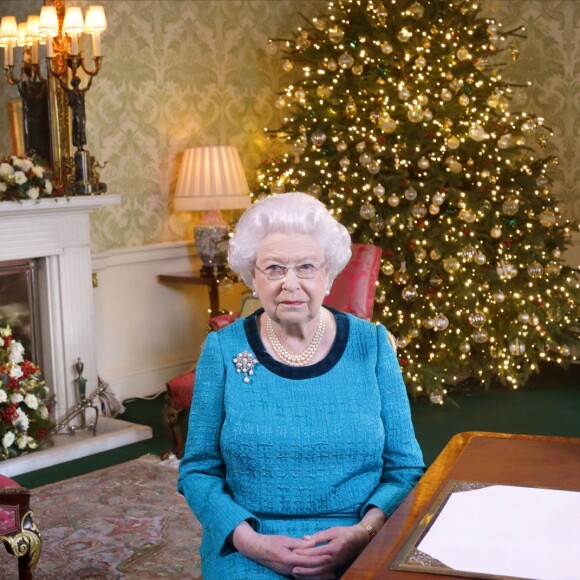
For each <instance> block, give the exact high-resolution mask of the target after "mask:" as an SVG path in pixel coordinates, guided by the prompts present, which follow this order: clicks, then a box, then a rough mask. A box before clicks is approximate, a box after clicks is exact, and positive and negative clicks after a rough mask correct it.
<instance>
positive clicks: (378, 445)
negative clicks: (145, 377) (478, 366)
mask: <svg viewBox="0 0 580 580" xmlns="http://www.w3.org/2000/svg"><path fill="white" fill-rule="evenodd" d="M350 243H351V242H350V237H349V235H348V232H347V230H346V228H344V226H342V225H340V224H339V223H338V222H337V221H336V220H335V219H334V218H333V217H332V215H331V214H330V213H329V212H328V211H327V210H326V208H325V206H324V205H323V204H322V203H321V202H319V201H317V200H316V199H314V198H313V197H311V196H309V195H306V194H303V193H287V194H282V195H276V196H272V197H268V198H265V199H263V200H262V201H259V202H258V203H256V204H255V205H253V206H252V207H251V208H250V209H248V210H247V211H246V212H245V214H244V215H243V216H242V217H241V219H240V220H239V222H238V225H237V227H236V230H235V233H234V236H233V238H232V240H231V241H230V248H229V264H230V267H231V268H232V270H234V271H235V272H237V273H238V274H239V275H240V276H241V277H242V279H243V280H244V281H245V282H246V284H247V285H248V286H249V287H251V288H253V290H254V292H255V294H256V295H257V296H258V298H259V299H260V302H261V304H262V306H263V308H260V309H259V310H258V311H257V312H255V313H254V314H252V315H251V316H249V317H247V318H244V319H242V320H238V321H236V322H235V323H233V324H231V325H230V326H227V327H226V328H223V329H222V330H220V331H219V332H215V333H210V334H209V336H208V337H207V340H206V342H205V345H204V347H203V350H202V353H201V356H200V359H199V362H198V365H197V374H196V380H195V393H194V397H193V402H192V407H191V413H190V419H189V431H188V438H187V445H186V450H185V455H184V458H183V459H182V461H181V465H180V469H179V481H178V489H179V491H180V492H181V493H182V494H183V495H184V496H185V498H186V499H187V501H188V503H189V505H190V507H191V509H192V511H193V512H194V513H195V515H196V516H197V517H198V519H199V520H200V522H201V524H202V526H203V529H204V533H203V541H202V545H201V550H200V552H201V560H202V571H203V577H204V580H214V579H216V580H250V579H252V580H253V579H255V578H271V579H273V578H288V577H293V578H318V579H326V578H337V577H338V576H340V574H341V573H342V572H344V570H345V569H346V567H347V566H348V565H349V564H350V563H351V562H352V561H353V560H354V558H355V557H356V556H358V554H359V553H360V552H361V551H362V550H363V548H364V547H365V546H366V545H367V544H368V542H369V541H370V539H371V538H372V537H373V536H374V535H375V533H376V532H377V530H378V529H379V528H380V527H381V526H382V525H383V524H384V522H385V520H386V518H387V517H388V516H389V515H390V514H391V513H392V512H393V510H394V509H395V508H396V507H397V506H398V505H399V503H400V502H401V501H402V500H403V499H404V497H405V496H406V495H407V493H408V492H409V491H410V490H411V488H412V487H413V485H414V484H415V482H416V481H417V479H418V478H419V477H420V476H421V474H422V472H423V467H424V466H423V460H422V455H421V451H420V449H419V446H418V444H417V441H416V439H415V435H414V432H413V427H412V423H411V417H410V412H409V403H408V399H407V395H406V391H405V386H404V384H403V380H402V376H401V372H400V370H399V365H398V363H397V358H396V355H395V353H394V352H393V349H392V347H391V346H390V343H389V340H388V338H387V331H386V329H385V328H384V327H383V326H380V325H374V324H372V323H370V322H366V321H363V320H360V319H358V318H356V317H354V316H351V315H349V314H344V313H341V312H338V311H336V310H332V309H330V308H326V307H324V306H323V304H322V302H323V300H324V297H325V294H327V293H328V291H329V289H330V287H331V285H332V282H333V280H334V278H335V277H336V276H337V274H338V273H339V272H340V271H341V270H342V268H343V267H344V266H345V265H346V263H347V262H348V260H349V258H350Z"/></svg>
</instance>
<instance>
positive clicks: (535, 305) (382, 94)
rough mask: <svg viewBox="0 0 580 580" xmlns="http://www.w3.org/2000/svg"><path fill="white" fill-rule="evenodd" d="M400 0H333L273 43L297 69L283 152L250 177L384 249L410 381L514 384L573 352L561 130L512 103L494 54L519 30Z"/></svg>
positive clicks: (282, 133) (384, 273)
mask: <svg viewBox="0 0 580 580" xmlns="http://www.w3.org/2000/svg"><path fill="white" fill-rule="evenodd" d="M400 4H401V3H400V2H397V1H396V0H382V2H381V1H380V0H343V1H341V2H340V3H332V2H330V3H329V5H328V10H327V11H326V12H325V13H323V14H320V15H317V16H316V18H313V19H312V21H311V22H312V24H311V25H306V26H304V25H303V26H302V28H301V29H299V30H298V31H296V33H295V34H294V39H295V41H294V42H288V41H287V40H283V41H273V42H274V43H275V44H276V46H278V48H279V49H280V52H281V57H282V58H281V63H282V68H283V70H284V71H286V72H288V73H290V74H291V75H292V79H293V80H292V83H290V84H289V85H288V86H287V87H286V89H284V90H282V91H281V92H280V93H279V95H278V96H277V98H276V101H275V105H276V107H277V108H278V109H279V110H280V111H283V113H284V114H283V115H281V117H282V118H283V123H282V126H281V127H280V128H278V129H275V130H270V131H268V134H269V135H271V136H272V138H277V139H278V140H279V141H281V142H282V143H285V144H286V145H287V152H286V153H283V154H282V155H280V156H279V157H276V158H275V159H272V160H269V161H266V162H264V163H263V164H262V165H261V167H260V168H259V171H258V182H259V190H258V191H257V192H256V193H257V194H260V195H261V194H270V193H278V192H282V191H291V190H300V191H306V192H308V193H310V194H311V195H313V196H315V197H318V198H319V199H321V200H322V201H323V202H324V203H326V204H327V205H328V207H330V208H331V209H332V211H333V212H334V214H335V215H336V216H337V217H338V218H339V219H340V220H341V221H342V223H344V224H345V226H346V227H347V228H348V229H349V231H350V233H351V235H352V237H353V241H355V242H361V241H362V242H364V241H372V242H373V243H375V244H378V245H380V246H381V247H382V249H383V261H382V265H381V274H380V278H379V280H378V282H377V292H376V303H377V304H376V308H375V317H376V320H377V321H380V322H382V323H384V324H385V325H386V326H387V327H388V328H389V330H391V332H393V334H394V335H395V336H396V337H397V342H398V356H399V360H400V363H401V368H402V370H403V373H404V376H405V380H406V382H407V386H408V387H409V389H410V391H411V392H413V393H428V394H431V395H435V396H440V395H444V394H445V390H444V389H445V386H446V385H453V384H455V383H457V382H460V381H463V380H465V379H468V378H472V379H473V378H475V379H477V380H479V381H481V382H482V383H484V384H489V383H490V381H491V380H493V379H499V380H500V381H501V382H503V383H504V384H506V385H509V386H510V387H512V388H514V389H515V388H517V387H518V386H521V385H523V384H524V383H525V382H526V380H527V378H528V376H529V374H530V373H533V372H537V371H538V363H539V362H540V361H553V362H556V363H558V364H566V363H568V362H570V361H571V360H573V359H575V358H576V357H577V354H576V353H578V344H579V341H578V336H577V333H578V330H577V329H574V328H573V327H572V325H573V324H575V323H576V321H577V320H578V319H580V312H579V310H578V308H579V306H578V305H579V302H580V284H579V281H578V272H577V271H574V270H572V269H571V268H569V267H568V266H566V264H565V263H564V262H563V260H562V254H563V251H564V250H565V248H566V247H567V246H568V245H569V244H570V236H569V234H570V230H572V229H575V230H576V229H577V226H576V225H575V224H570V223H567V222H566V220H565V219H564V218H563V217H562V214H561V212H560V210H559V208H558V207H557V203H558V202H557V199H556V196H555V195H554V193H553V186H554V184H553V181H552V180H553V177H552V169H553V167H555V166H556V165H557V160H556V159H555V158H554V157H551V156H546V155H545V154H544V150H545V149H546V146H547V143H548V142H549V139H550V136H551V133H550V130H549V129H548V128H547V127H546V126H545V125H544V119H543V117H540V116H536V115H534V114H532V113H530V112H525V111H519V110H513V111H512V110H510V107H511V101H512V98H513V92H514V91H513V89H512V87H510V85H509V81H508V80H507V79H504V78H502V75H501V74H500V73H499V70H497V68H496V65H495V64H494V63H496V62H498V63H501V62H502V61H503V60H504V59H505V55H508V56H511V57H512V58H513V59H514V60H515V59H517V55H518V54H519V47H518V44H517V42H518V40H519V39H520V38H523V29H522V28H519V29H514V30H511V31H510V32H509V33H508V32H504V31H503V30H502V27H501V25H500V24H499V23H497V22H496V21H495V20H493V19H491V18H487V19H482V18H479V17H476V15H477V14H478V12H479V8H478V6H477V5H476V4H474V3H473V2H468V1H461V0H456V1H454V2H447V3H445V2H441V1H440V0H417V1H416V2H413V3H411V4H407V3H405V4H406V8H404V9H403V8H401V7H400ZM434 7H436V9H437V12H436V14H437V17H435V18H433V17H432V15H433V9H434ZM427 15H430V16H429V17H427ZM498 55H499V56H498ZM496 57H497V58H496ZM299 71H301V73H302V76H301V77H300V78H299V77H297V76H296V75H297V74H298V72H299ZM437 402H439V401H437Z"/></svg>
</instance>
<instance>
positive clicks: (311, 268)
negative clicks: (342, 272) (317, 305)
mask: <svg viewBox="0 0 580 580" xmlns="http://www.w3.org/2000/svg"><path fill="white" fill-rule="evenodd" d="M325 265H326V262H323V263H322V264H309V263H306V264H296V265H295V266H281V265H280V264H270V265H269V266H266V267H265V268H264V269H263V270H262V268H258V266H255V268H256V270H258V272H261V273H262V274H264V276H266V278H268V280H282V278H284V277H285V276H286V274H287V273H288V270H294V273H295V274H296V276H298V278H305V279H309V278H314V276H316V274H318V272H320V270H322V268H324V266H325Z"/></svg>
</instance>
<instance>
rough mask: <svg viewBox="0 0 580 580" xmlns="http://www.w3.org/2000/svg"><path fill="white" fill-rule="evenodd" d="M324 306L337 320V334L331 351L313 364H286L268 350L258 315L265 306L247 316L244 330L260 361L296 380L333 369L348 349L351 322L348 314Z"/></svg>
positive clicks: (279, 374)
mask: <svg viewBox="0 0 580 580" xmlns="http://www.w3.org/2000/svg"><path fill="white" fill-rule="evenodd" d="M323 308H326V309H327V310H328V311H329V312H330V313H331V314H332V315H334V319H335V321H336V336H335V337H334V342H333V343H332V347H331V348H330V351H329V352H328V354H327V355H326V356H325V357H324V358H323V359H322V360H320V361H318V362H317V363H314V364H313V365H308V366H303V367H293V366H289V365H285V364H284V363H281V362H280V361H277V360H276V359H275V358H274V357H272V356H271V355H270V353H269V352H268V351H267V350H266V347H265V346H264V343H263V342H262V337H261V336H260V331H259V329H258V317H259V316H260V315H261V314H263V313H264V309H263V308H259V309H258V310H256V312H254V313H253V314H251V315H250V316H248V317H247V318H245V319H244V330H245V332H246V338H247V339H248V343H249V344H250V347H251V348H252V350H253V351H254V354H255V355H256V358H257V359H258V362H259V363H260V364H261V365H264V366H265V367H266V368H267V369H268V370H270V371H272V372H273V373H274V374H276V375H278V376H281V377H284V378H287V379H294V380H301V379H311V378H314V377H319V376H320V375H323V374H324V373H327V372H328V371H329V370H330V369H332V368H333V367H334V366H335V365H336V364H337V363H338V361H339V360H340V359H341V357H342V355H343V354H344V351H345V350H346V344H347V342H348V335H349V330H350V324H349V320H348V316H347V315H346V314H345V313H344V312H340V311H338V310H335V309H334V308H329V307H328V306H324V307H323Z"/></svg>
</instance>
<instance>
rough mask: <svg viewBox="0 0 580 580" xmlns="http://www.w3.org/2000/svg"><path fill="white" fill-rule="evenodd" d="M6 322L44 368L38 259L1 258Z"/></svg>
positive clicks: (0, 307)
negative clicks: (5, 259)
mask: <svg viewBox="0 0 580 580" xmlns="http://www.w3.org/2000/svg"><path fill="white" fill-rule="evenodd" d="M7 325H9V326H10V328H11V329H12V336H13V337H14V338H15V339H16V340H18V341H19V342H20V343H22V346H24V349H25V353H26V354H25V356H26V358H29V359H30V360H31V361H33V362H34V363H35V364H37V365H38V366H40V368H42V366H43V360H42V346H41V345H42V335H41V320H40V302H39V294H38V260H35V259H34V260H9V261H2V262H0V327H4V326H7Z"/></svg>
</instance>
